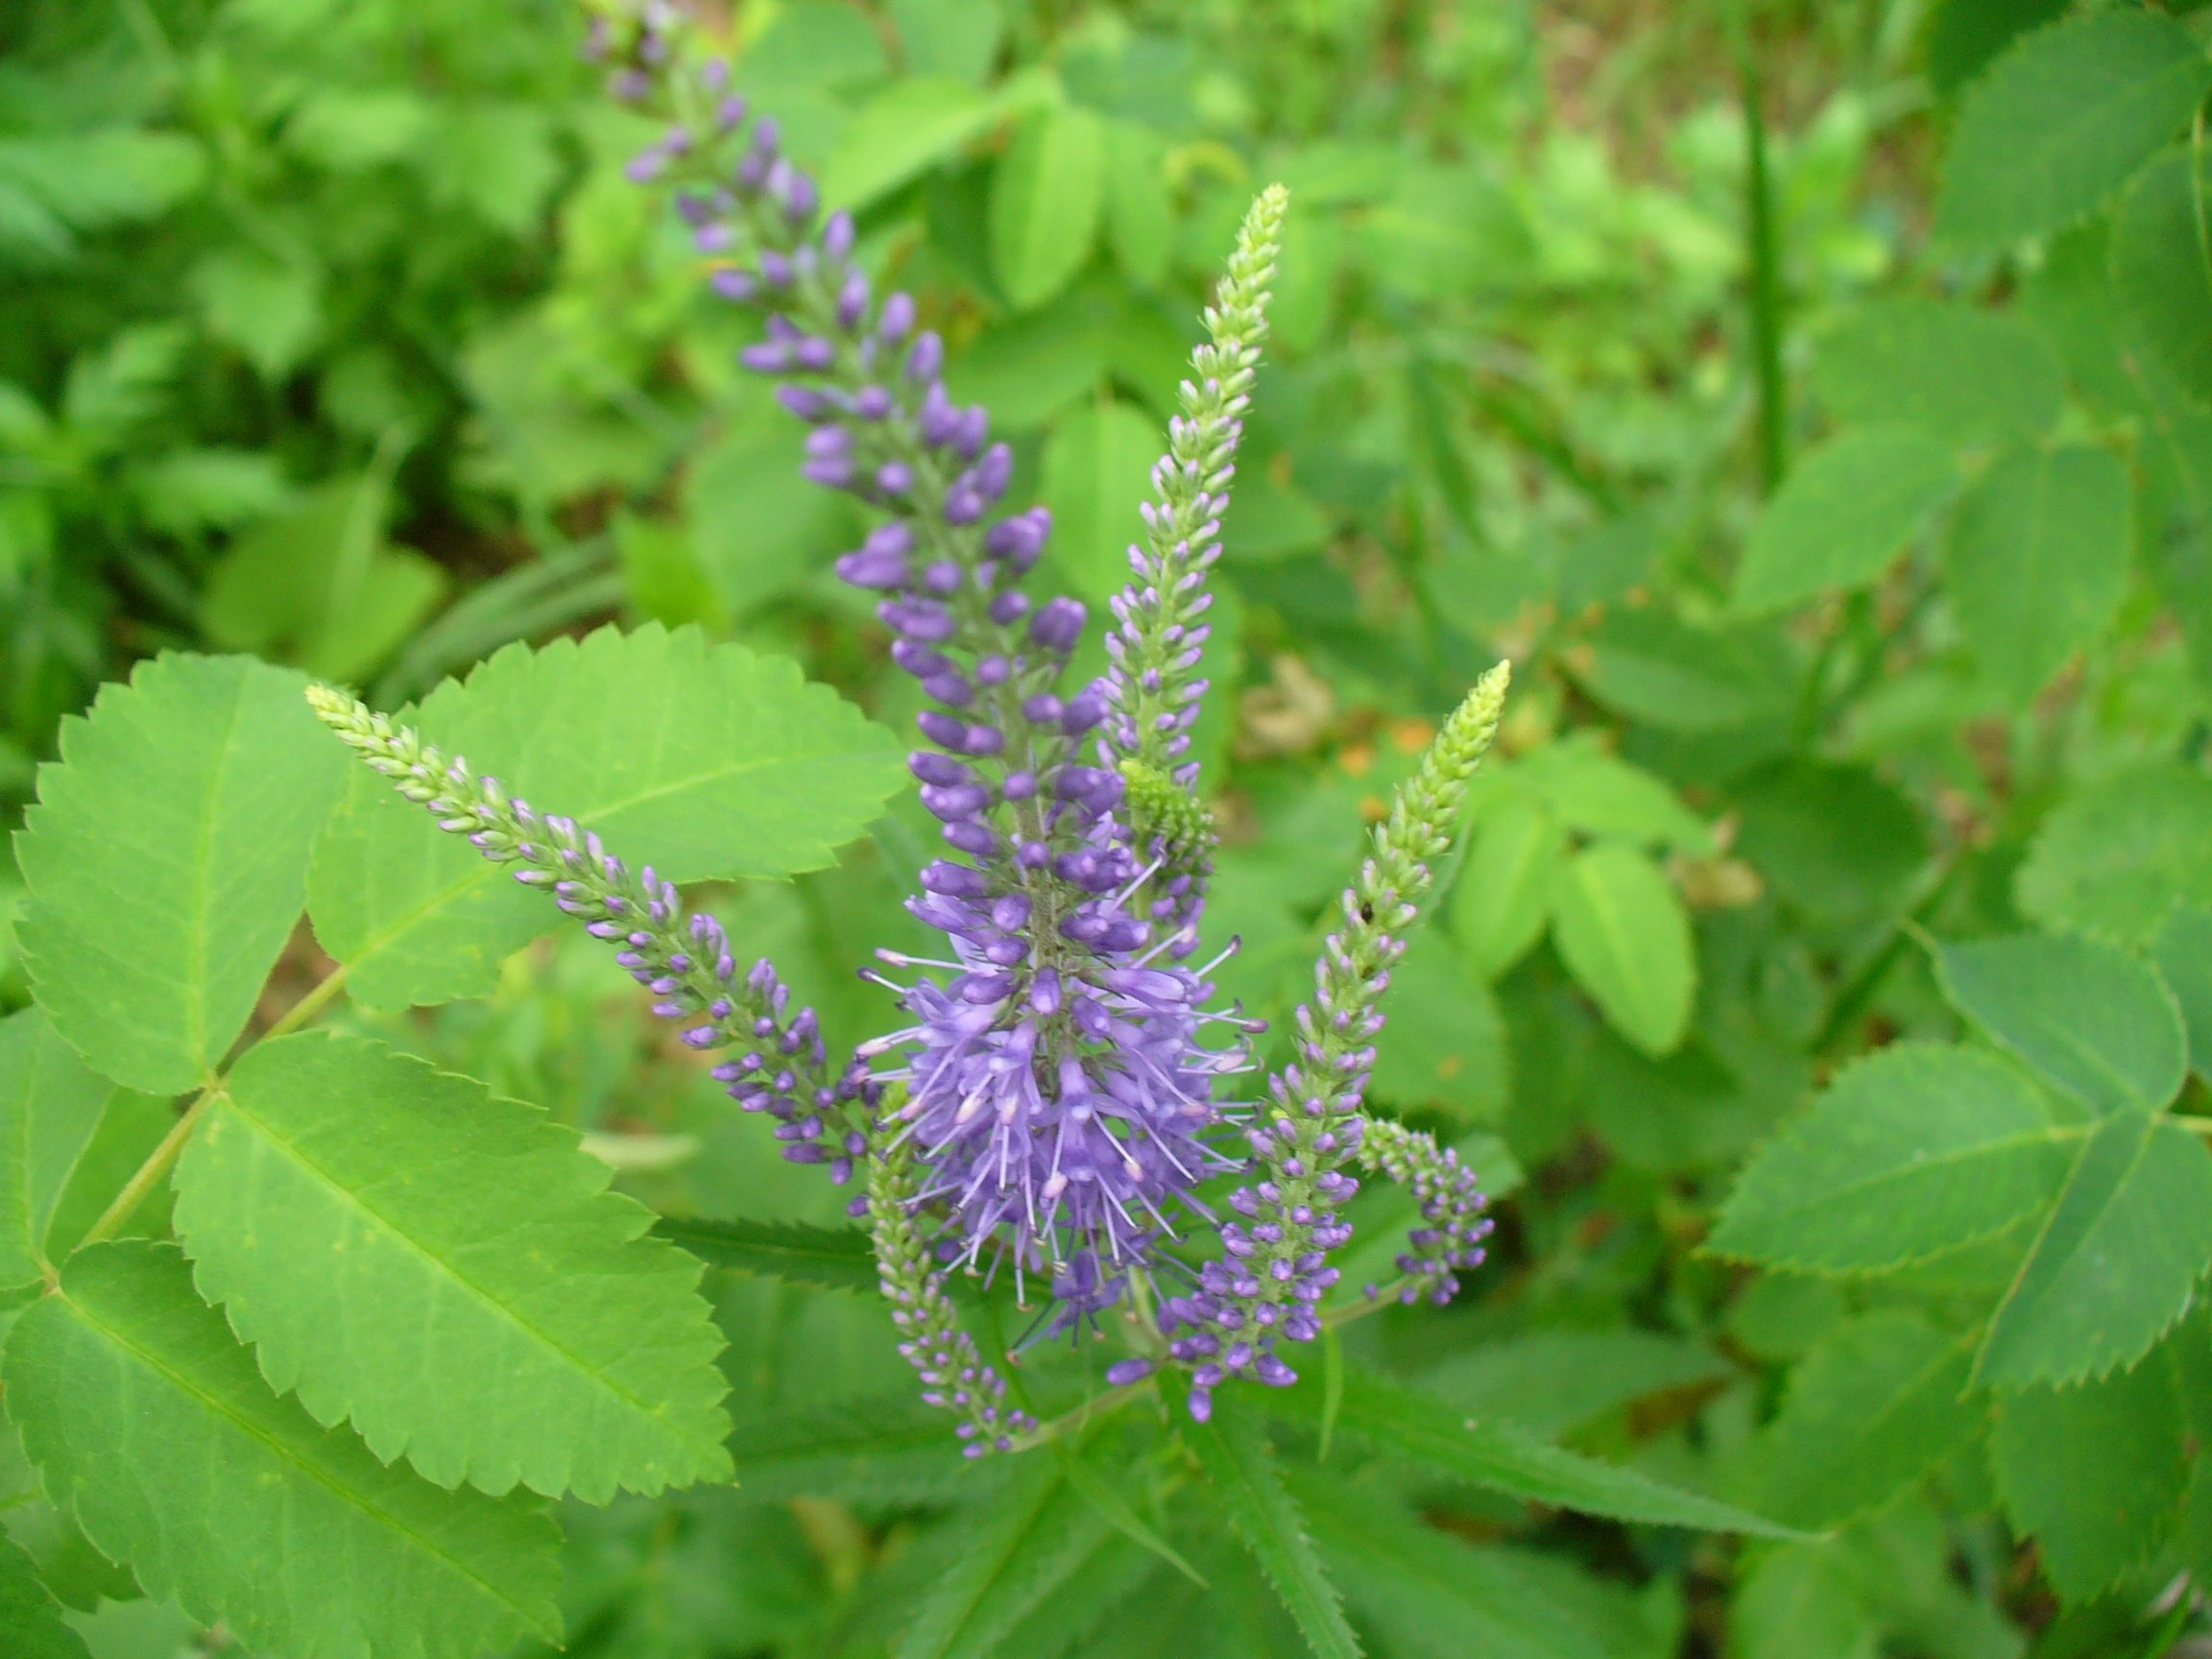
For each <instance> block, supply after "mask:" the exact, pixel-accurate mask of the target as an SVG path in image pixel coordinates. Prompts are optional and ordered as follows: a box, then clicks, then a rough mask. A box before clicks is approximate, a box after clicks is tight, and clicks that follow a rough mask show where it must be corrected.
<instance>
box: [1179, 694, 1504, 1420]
mask: <svg viewBox="0 0 2212 1659" xmlns="http://www.w3.org/2000/svg"><path fill="white" fill-rule="evenodd" d="M1508 677H1509V670H1508V668H1507V666H1506V664H1504V663H1503V662H1501V663H1500V664H1499V665H1498V666H1497V667H1495V668H1493V669H1491V671H1490V672H1489V673H1487V674H1485V675H1484V676H1483V677H1482V679H1481V681H1480V682H1479V684H1478V685H1476V687H1475V690H1474V691H1473V692H1472V693H1471V694H1470V695H1469V696H1468V698H1467V700H1466V701H1465V702H1464V703H1462V704H1461V705H1460V706H1459V708H1458V709H1456V710H1455V711H1454V713H1453V714H1452V716H1451V718H1450V719H1449V720H1447V721H1446V722H1445V723H1444V729H1443V731H1442V732H1440V733H1438V734H1437V737H1436V740H1435V742H1434V743H1432V744H1431V746H1430V749H1429V753H1428V754H1427V755H1425V756H1424V757H1422V760H1421V764H1420V767H1419V768H1418V769H1417V770H1416V771H1415V773H1414V775H1413V777H1412V778H1411V779H1409V780H1408V781H1407V782H1405V783H1404V784H1402V785H1400V787H1399V789H1398V791H1397V794H1396V796H1395V798H1394V799H1393V800H1392V801H1391V804H1390V814H1389V817H1388V818H1387V819H1386V820H1385V821H1384V822H1383V824H1381V825H1379V826H1378V827H1377V828H1376V830H1375V846H1374V854H1373V855H1372V856H1371V857H1369V858H1368V859H1367V860H1366V862H1365V863H1364V864H1363V865H1362V866H1361V868H1360V871H1359V876H1358V879H1357V880H1356V881H1355V882H1354V883H1353V885H1352V886H1351V887H1350V888H1349V889H1347V890H1346V892H1345V894H1344V924H1343V926H1342V927H1341V928H1340V929H1339V930H1338V931H1336V932H1335V933H1333V934H1331V935H1330V937H1329V939H1328V942H1327V944H1326V946H1325V947H1324V950H1323V954H1322V958H1321V960H1320V962H1319V963H1317V964H1316V965H1315V969H1314V981H1315V988H1314V997H1313V999H1312V1001H1310V1002H1309V1003H1306V1004H1304V1005H1302V1006H1301V1007H1300V1008H1299V1010H1298V1014H1297V1042H1298V1052H1297V1058H1296V1059H1295V1060H1294V1061H1292V1062H1291V1063H1290V1064H1289V1065H1287V1066H1286V1067H1285V1068H1284V1069H1283V1070H1281V1071H1278V1072H1276V1073H1275V1074H1274V1075H1273V1076H1272V1077H1271V1078H1270V1079H1269V1084H1270V1092H1271V1094H1272V1095H1273V1103H1272V1106H1271V1108H1270V1110H1269V1113H1268V1115H1267V1117H1266V1118H1265V1120H1264V1121H1262V1122H1257V1123H1255V1124H1253V1125H1252V1126H1251V1128H1250V1129H1249V1130H1248V1131H1247V1134H1248V1137H1249V1140H1250V1142H1251V1147H1252V1153H1253V1156H1254V1158H1255V1159H1256V1160H1257V1162H1258V1164H1259V1166H1260V1169H1259V1173H1260V1175H1261V1179H1260V1180H1258V1181H1257V1182H1255V1183H1253V1184H1252V1185H1250V1186H1248V1187H1244V1188H1240V1189H1238V1191H1237V1192H1236V1193H1234V1194H1233V1195H1232V1196H1231V1198H1230V1200H1229V1203H1230V1206H1231V1208H1233V1209H1234V1210H1236V1212H1237V1213H1238V1214H1239V1215H1241V1216H1243V1217H1244V1218H1245V1220H1244V1222H1243V1223H1238V1222H1230V1223H1227V1224H1226V1225H1224V1226H1223V1227H1222V1229H1221V1242H1222V1247H1223V1249H1224V1251H1225V1252H1226V1254H1225V1256H1224V1258H1223V1259H1222V1260H1221V1261H1219V1262H1208V1263H1207V1264H1206V1267H1205V1269H1204V1271H1203V1273H1202V1275H1201V1278H1200V1285H1199V1288H1198V1290H1197V1291H1195V1292H1194V1293H1192V1294H1190V1295H1188V1296H1180V1297H1176V1298H1173V1299H1172V1300H1170V1301H1169V1302H1168V1303H1167V1304H1166V1306H1165V1307H1164V1308H1163V1310H1162V1314H1163V1324H1164V1325H1165V1326H1166V1327H1167V1329H1168V1330H1169V1331H1170V1333H1172V1332H1174V1331H1178V1330H1185V1329H1187V1330H1188V1333H1189V1334H1185V1335H1181V1336H1177V1337H1175V1339H1174V1341H1173V1342H1172V1344H1171V1345H1170V1349H1169V1352H1170V1353H1172V1354H1173V1355H1174V1357H1175V1358H1178V1359H1181V1360H1183V1361H1185V1362H1186V1363H1188V1364H1190V1365H1191V1366H1192V1372H1191V1382H1192V1387H1191V1390H1190V1408H1191V1410H1192V1412H1193V1413H1195V1414H1196V1415H1197V1416H1198V1417H1200V1418H1201V1419H1203V1418H1204V1417H1205V1416H1207V1415H1208V1414H1209V1413H1210V1412H1211V1411H1212V1409H1213V1391H1214V1388H1216V1387H1218V1386H1219V1385H1220V1383H1222V1382H1223V1381H1224V1380H1226V1379H1227V1378H1230V1377H1249V1378H1252V1379H1255V1380H1257V1381H1259V1382H1262V1383H1272V1384H1275V1385H1278V1386H1281V1385H1286V1384H1288V1383H1294V1382H1296V1381H1297V1373H1296V1372H1294V1371H1292V1370H1291V1369H1290V1367H1289V1366H1288V1365H1287V1364H1286V1363H1285V1362H1284V1360H1283V1358H1282V1357H1281V1356H1280V1355H1279V1354H1278V1353H1277V1352H1276V1349H1277V1345H1278V1343H1279V1342H1280V1341H1281V1340H1283V1339H1285V1338H1287V1339H1288V1340H1290V1341H1293V1342H1306V1341H1310V1340H1311V1339H1312V1338H1313V1337H1315V1336H1317V1335H1318V1334H1320V1331H1321V1322H1320V1317H1319V1315H1318V1313H1317V1312H1316V1311H1315V1305H1316V1304H1318V1303H1319V1302H1320V1300H1321V1298H1322V1296H1323V1295H1324V1294H1326V1293H1327V1291H1328V1289H1329V1287H1330V1286H1332V1285H1334V1283H1335V1282H1336V1280H1337V1278H1338V1276H1339V1275H1338V1272H1337V1269H1336V1268H1334V1267H1333V1266H1331V1265H1330V1264H1329V1253H1330V1252H1331V1251H1332V1250H1334V1249H1335V1248H1337V1247H1338V1246H1340V1245H1342V1244H1343V1243H1345V1242H1346V1241H1347V1240H1348V1239H1349V1238H1351V1236H1352V1228H1351V1225H1350V1223H1348V1222H1346V1221H1345V1220H1343V1219H1342V1217H1341V1215H1340V1214H1339V1211H1340V1209H1341V1207H1342V1206H1343V1205H1344V1204H1346V1203H1348V1202H1349V1201H1350V1200H1351V1198H1352V1197H1353V1195H1354V1194H1355V1193H1356V1192H1357V1191H1358V1186H1359V1184H1358V1180H1357V1179H1356V1178H1355V1177H1353V1176H1351V1175H1348V1174H1346V1173H1345V1167H1346V1166H1348V1165H1351V1164H1353V1163H1355V1162H1356V1161H1358V1159H1359V1158H1360V1156H1361V1149H1362V1142H1363V1141H1364V1138H1365V1136H1366V1134H1367V1133H1368V1130H1369V1125H1368V1123H1367V1121H1366V1119H1365V1118H1363V1117H1362V1115H1361V1112H1360V1106H1361V1102H1362V1101H1363V1099H1364V1097H1365V1094H1366V1090H1367V1082H1368V1078H1369V1076H1370V1075H1371V1074H1372V1072H1373V1070H1374V1065H1375V1046H1374V1045H1375V1039H1376V1038H1377V1037H1378V1036H1379V1035H1380V1034H1381V1033H1382V1030H1383V1012H1382V1008H1381V1002H1382V998H1383V992H1384V991H1385V990H1386V989H1388V987H1389V983H1390V970H1391V968H1392V967H1393V966H1394V965H1395V964H1396V963H1397V961H1398V959H1399V958H1400V957H1401V956H1402V955H1404V954H1405V950H1406V945H1405V937H1404V936H1405V932H1406V929H1407V927H1408V926H1411V925H1412V922H1413V919H1414V917H1415V916H1416V915H1417V914H1418V911H1417V907H1416V901H1417V900H1418V899H1419V898H1420V897H1421V895H1422V894H1423V893H1425V892H1426V891H1427V890H1428V887H1429V884H1430V881H1431V869H1430V861H1431V860H1432V859H1434V858H1436V857H1437V856H1438V855H1439V854H1442V853H1444V852H1445V851H1446V849H1447V848H1449V847H1450V845H1451V842H1452V837H1453V835H1454V833H1455V829H1456V828H1457V825H1458V819H1459V809H1460V807H1461V805H1462V804H1463V803H1464V801H1465V799H1466V793H1467V781H1468V780H1469V779H1470V778H1472V777H1473V776H1474V773H1475V768H1476V766H1477V765H1478V764H1479V762H1480V760H1481V758H1482V755H1483V753H1484V751H1485V750H1487V749H1488V748H1489V747H1490V740H1491V738H1492V736H1493V735H1495V733H1496V732H1497V730H1498V715H1499V710H1500V708H1501V706H1502V705H1503V702H1504V698H1505V686H1506V683H1507V680H1508ZM1402 1149H1403V1148H1401V1150H1402ZM1424 1231H1426V1230H1424ZM1417 1242H1418V1241H1417Z"/></svg>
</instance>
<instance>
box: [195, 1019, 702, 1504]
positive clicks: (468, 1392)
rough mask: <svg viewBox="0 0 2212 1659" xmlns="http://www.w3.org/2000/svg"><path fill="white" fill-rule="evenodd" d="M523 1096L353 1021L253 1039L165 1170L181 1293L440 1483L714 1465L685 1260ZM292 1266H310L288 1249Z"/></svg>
mask: <svg viewBox="0 0 2212 1659" xmlns="http://www.w3.org/2000/svg"><path fill="white" fill-rule="evenodd" d="M608 1179H609V1171H608V1169H607V1166H605V1165H604V1164H601V1163H600V1162H599V1161H598V1160H597V1159H594V1158H591V1157H589V1156H588V1155H587V1154H586V1153H584V1152H583V1151H582V1150H581V1149H580V1148H579V1147H578V1145H577V1142H576V1137H575V1136H574V1135H573V1134H572V1133H570V1132H569V1131H567V1130H565V1129H562V1128H560V1127H557V1126H555V1125H554V1124H551V1123H549V1122H547V1121H546V1119H545V1118H544V1115H543V1114H542V1113H541V1112H540V1111H539V1110H538V1109H537V1108H535V1107H530V1106H524V1105H521V1104H519V1103H517V1102H515V1101H510V1100H501V1099H498V1098H496V1097H494V1096H493V1094H491V1093H490V1092H489V1091H488V1090H486V1089H485V1088H484V1086H483V1085H482V1084H480V1083H475V1082H472V1081H470V1080H469V1079H468V1078H466V1077H456V1076H452V1075H450V1074H448V1073H445V1072H441V1071H437V1070H432V1069H431V1068H430V1067H429V1066H426V1065H424V1064H423V1063H422V1062H421V1061H419V1060H414V1059H410V1058H407V1057H405V1056H402V1055H399V1054H396V1053H394V1052H392V1051H391V1050H389V1049H387V1048H385V1047H383V1046H381V1045H379V1044H375V1043H372V1042H369V1041H367V1040H365V1039H362V1038H357V1037H340V1036H328V1035H325V1034H322V1033H307V1034H303V1035H301V1036H297V1037H287V1038H281V1039H279V1040H277V1041H276V1042H274V1043H266V1044H263V1045H261V1046H258V1047H256V1048H254V1049H253V1050H252V1052H251V1053H249V1054H248V1055H247V1056H246V1058H245V1059H244V1060H242V1061H241V1062H240V1063H239V1064H238V1066H237V1068H236V1069H235V1070H233V1072H232V1073H231V1076H230V1079H229V1083H228V1087H227V1088H226V1090H225V1091H224V1093H223V1094H220V1095H218V1096H217V1097H216V1098H215V1099H214V1101H213V1102H212V1103H211V1104H210V1106H209V1107H208V1108H207V1115H206V1118H205V1119H204V1121H203V1122H202V1124H201V1125H200V1127H199V1130H198V1131H197V1133H195V1134H194V1136H193V1138H192V1141H191V1142H190V1144H189V1145H188V1146H187V1147H186V1148H185V1151H184V1156H183V1158H182V1159H181V1161H180V1164H179V1166H178V1170H177V1191H178V1200H177V1227H178V1230H179V1232H180V1233H181V1234H182V1235H183V1238H184V1243H185V1248H186V1249H187V1250H188V1251H189V1252H190V1254H191V1256H192V1259H193V1264H194V1273H195V1277H196V1279H197V1281H198V1283H199V1286H200V1288H201V1289H202V1291H203V1292H204V1293H205V1294H206V1295H207V1296H208V1297H209V1298H210V1299H211V1300H213V1301H215V1302H218V1303H220V1304H222V1306H223V1309H224V1311H225V1312H226V1313H227V1314H228V1316H229V1320H230V1324H231V1326H232V1328H233V1329H235V1330H236V1331H237V1332H238V1333H239V1334H240V1335H241V1336H243V1337H244V1338H245V1339H246V1340H247V1341H249V1342H252V1343H253V1344H254V1345H255V1348H256V1350H257V1352H258V1354H259V1358H260V1361H261V1368H262V1371H263V1373H264V1374H265V1375H266V1376H267V1377H268V1378H269V1380H270V1382H271V1383H273V1384H274V1385H275V1386H276V1387H277V1388H278V1389H281V1390H284V1391H287V1392H290V1391H293V1390H297V1391H298V1393H299V1396H300V1400H301V1404H302V1405H304V1406H305V1407H306V1408H307V1410H308V1411H309V1412H310V1413H312V1414H313V1415H314V1417H315V1418H316V1420H317V1421H319V1422H322V1423H326V1424H335V1423H338V1422H340V1421H341V1420H344V1419H350V1420H351V1421H352V1423H353V1425H354V1427H355V1428H357V1429H359V1430H360V1431H361V1434H362V1437H363V1438H364V1439H365V1440H367V1441H368V1443H369V1446H370V1449H371V1450H372V1451H373V1452H374V1453H375V1454H376V1455H378V1456H379V1457H382V1458H384V1459H386V1460H387V1461H389V1460H391V1459H393V1458H395V1457H399V1456H405V1457H406V1458H407V1459H408V1460H409V1461H411V1462H412V1463H413V1464H414V1465H415V1467H416V1468H417V1469H419V1470H421V1472H422V1473H423V1474H424V1475H425V1476H427V1477H429V1478H430V1479H433V1480H435V1481H438V1482H439V1483H440V1484H442V1485H448V1486H449V1485H452V1484H455V1483H456V1482H459V1481H462V1480H467V1481H469V1482H471V1483H473V1484H475V1485H477V1486H480V1487H482V1488H484V1489H485V1490H486V1491H490V1492H503V1491H505V1490H507V1489H508V1488H509V1487H510V1486H512V1485H514V1484H515V1483H516V1482H517V1480H519V1481H521V1482H522V1483H523V1484H524V1485H527V1486H529V1487H531V1488H532V1489H533V1490H536V1491H540V1492H545V1493H549V1494H559V1493H561V1492H564V1491H568V1490H574V1491H575V1492H577V1493H578V1494H580V1495H581V1496H583V1497H585V1498H587V1499H589V1500H590V1501H592V1502H595V1503H604V1502H605V1501H606V1500H607V1499H608V1498H610V1497H612V1496H613V1493H614V1491H615V1489H616V1488H617V1487H628V1488H630V1489H632V1490H635V1491H644V1492H658V1491H660V1490H661V1488H662V1487H664V1486H670V1485H685V1484H687V1483H689V1482H691V1481H693V1480H701V1479H720V1478H722V1477H724V1476H726V1475H728V1473H729V1470H730V1462H729V1455H728V1453H727V1452H726V1451H725V1449H724V1447H723V1440H724V1438H725V1436H726V1435H727V1434H728V1432H729V1427H730V1425H729V1420H728V1418H727V1417H726V1416H725V1415H724V1414H723V1411H722V1408H721V1406H720V1404H719V1402H720V1400H721V1397H722V1395H723V1393H724V1391H725V1388H726V1386H727V1385H726V1383H725V1382H724V1379H723V1377H722V1374H721V1372H720V1371H719V1370H718V1369H717V1368H716V1367H715V1365H714V1356H715V1354H716V1353H717V1352H718V1351H719V1350H720V1348H721V1346H722V1339H721V1336H720V1334H718V1333H717V1332H716V1330H715V1328H714V1325H713V1322H712V1320H711V1318H710V1317H709V1310H708V1308H707V1304H706V1303H705V1301H704V1300H702V1299H701V1297H700V1296H699V1295H698V1293H697V1291H696V1289H695V1286H696V1285H697V1283H698V1278H699V1266H698V1263H697V1262H693V1261H691V1260H690V1259H689V1258H687V1257H685V1255H683V1254H682V1253H681V1252H679V1251H677V1250H676V1249H674V1248H673V1247H672V1246H670V1245H668V1244H665V1243H661V1242H660V1241H658V1240H651V1239H646V1238H641V1237H640V1235H641V1234H643V1233H644V1232H645V1230H646V1229H647V1227H648V1226H649V1225H650V1224H651V1220H652V1217H651V1214H650V1213H649V1212H647V1211H646V1210H645V1209H644V1208H643V1207H642V1206H640V1205H638V1204H637V1203H635V1202H634V1201H632V1200H631V1199H628V1198H625V1197H622V1196H620V1195H619V1194H616V1193H613V1192H610V1191H608V1190H607V1183H608ZM303 1263H312V1264H313V1265H312V1267H311V1268H306V1269H303V1265H302V1264H303Z"/></svg>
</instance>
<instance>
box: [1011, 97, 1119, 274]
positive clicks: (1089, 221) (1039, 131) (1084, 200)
mask: <svg viewBox="0 0 2212 1659" xmlns="http://www.w3.org/2000/svg"><path fill="white" fill-rule="evenodd" d="M1106 161H1107V151H1106V123H1105V122H1104V120H1103V119H1101V118H1100V117H1099V116H1098V115H1097V114H1095V113H1094V111H1092V110H1089V109H1086V108H1083V107H1082V106H1081V105H1078V104H1069V105H1063V106H1060V107H1058V108H1050V109H1046V110H1045V111H1043V112H1042V113H1041V114H1039V115H1038V116H1036V117H1035V118H1033V119H1032V120H1031V121H1030V122H1029V123H1028V124H1027V125H1026V126H1024V127H1023V128H1022V131H1021V132H1019V133H1017V134H1016V135H1015V138H1014V142H1013V144H1012V145H1011V146H1009V147H1008V149H1007V151H1006V154H1005V155H1004V156H1002V157H1001V158H1000V159H999V162H998V171H997V172H996V173H995V174H994V175H993V176H992V180H991V218H990V232H991V272H992V275H993V276H997V277H998V286H999V288H1000V289H1002V290H1003V291H1004V293H1005V295H1006V298H1007V299H1008V300H1010V301H1013V302H1014V306H1015V308H1016V309H1017V310H1022V311H1026V310H1028V309H1029V308H1030V307H1031V306H1033V305H1041V304H1043V303H1044V302H1045V301H1047V300H1049V299H1051V298H1052V296H1053V295H1055V294H1057V293H1059V292H1060V290H1061V289H1062V288H1064V287H1066V286H1067V285H1068V282H1069V280H1070V278H1071V277H1073V276H1074V275H1075V273H1076V272H1077V271H1079V270H1081V269H1082V267H1083V262H1084V261H1085V260H1086V259H1088V258H1089V257H1090V256H1091V246H1092V244H1093V242H1094V241H1095V240H1096V239H1097V235H1098V219H1099V214H1100V212H1101V210H1102V209H1103V208H1104V206H1105V203H1106Z"/></svg>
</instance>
